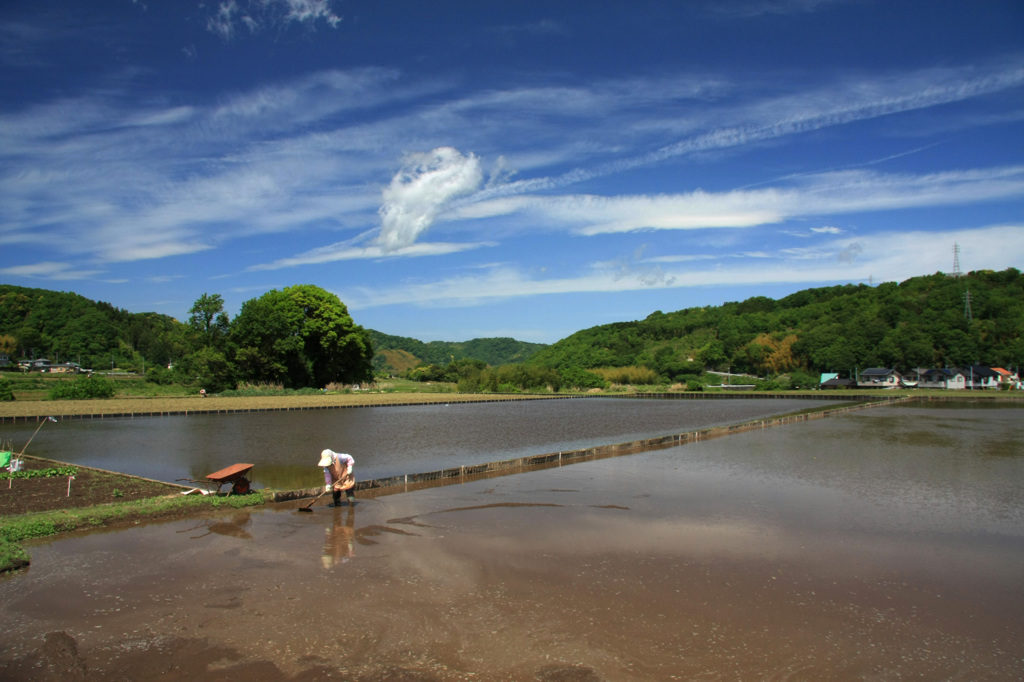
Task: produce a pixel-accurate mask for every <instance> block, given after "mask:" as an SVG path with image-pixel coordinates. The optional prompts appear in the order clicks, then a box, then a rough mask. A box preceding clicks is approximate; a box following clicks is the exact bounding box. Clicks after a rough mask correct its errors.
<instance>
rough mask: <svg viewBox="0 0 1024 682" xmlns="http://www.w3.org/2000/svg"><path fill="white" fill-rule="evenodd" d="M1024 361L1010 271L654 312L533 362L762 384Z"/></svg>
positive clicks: (1015, 278) (1023, 302) (582, 335)
mask: <svg viewBox="0 0 1024 682" xmlns="http://www.w3.org/2000/svg"><path fill="white" fill-rule="evenodd" d="M968 296H969V299H968ZM968 300H969V302H970V307H969V310H968V306H967V302H968ZM968 313H969V314H970V318H968ZM1022 360H1024V276H1022V275H1021V273H1020V271H1019V270H1017V269H1015V268H1010V269H1007V270H1004V271H1002V272H993V271H991V270H985V271H979V272H972V273H969V274H968V275H966V276H963V277H959V278H953V277H949V276H946V275H944V274H941V273H939V274H935V275H929V276H925V277H915V278H912V279H908V280H906V281H905V282H902V283H900V284H896V283H894V282H888V283H885V284H880V285H879V286H877V287H869V286H867V285H863V284H861V285H843V286H833V287H823V288H816V289H805V290H803V291H799V292H797V293H794V294H791V295H790V296H787V297H785V298H782V299H780V300H773V299H770V298H766V297H763V296H755V297H753V298H749V299H747V300H745V301H742V302H729V303H725V304H723V305H721V306H715V307H711V306H709V307H703V308H688V309H686V310H680V311H677V312H671V313H663V312H661V311H658V312H655V313H652V314H650V315H648V316H647V317H646V318H645V319H643V320H638V321H634V322H618V323H614V324H606V325H602V326H599V327H593V328H591V329H586V330H583V331H580V332H577V333H575V334H573V335H571V336H569V337H567V338H565V339H562V340H561V341H559V342H557V343H555V344H552V345H551V346H548V347H547V348H544V349H542V350H541V351H539V352H537V353H536V354H535V355H534V356H533V357H532V358H530V361H529V362H530V364H537V365H542V366H546V367H551V368H555V369H558V370H560V371H563V372H564V370H566V369H569V368H577V369H593V368H606V367H629V366H643V367H647V368H650V369H653V370H655V371H656V372H658V373H659V374H661V375H662V376H664V377H666V378H668V379H676V378H678V377H682V376H687V375H692V374H699V373H700V371H701V370H703V368H705V367H707V368H709V369H713V370H727V369H731V370H732V371H734V372H735V371H739V372H749V373H753V374H757V375H760V376H765V375H776V374H779V373H782V372H789V371H793V370H798V369H799V370H803V371H807V372H812V373H817V372H840V373H841V374H842V375H843V376H850V374H851V373H852V372H854V371H855V369H856V368H860V369H864V368H867V367H875V366H877V367H895V368H897V369H911V368H917V367H954V366H960V367H962V366H966V365H970V364H974V363H982V364H990V365H995V366H1000V365H1001V366H1008V367H1013V368H1016V367H1017V366H1018V365H1019V364H1020V363H1021V361H1022Z"/></svg>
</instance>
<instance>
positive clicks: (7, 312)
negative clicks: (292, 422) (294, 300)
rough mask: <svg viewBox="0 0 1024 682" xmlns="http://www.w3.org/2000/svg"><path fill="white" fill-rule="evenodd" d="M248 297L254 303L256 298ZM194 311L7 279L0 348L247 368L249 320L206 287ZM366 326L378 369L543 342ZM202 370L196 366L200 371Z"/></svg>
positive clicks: (99, 363)
mask: <svg viewBox="0 0 1024 682" xmlns="http://www.w3.org/2000/svg"><path fill="white" fill-rule="evenodd" d="M211 305H212V306H213V307H212V308H211V307H210V306H211ZM247 305H248V306H249V308H250V310H254V309H255V307H256V300H254V301H252V302H248V303H247ZM192 312H193V317H194V318H195V319H190V320H189V321H187V322H179V321H177V320H175V319H174V318H171V317H168V316H166V315H159V314H157V313H130V312H128V311H126V310H122V309H119V308H116V307H114V306H113V305H111V304H109V303H105V302H102V301H92V300H90V299H87V298H85V297H84V296H80V295H78V294H75V293H70V292H61V291H49V290H46V289H32V288H26V287H18V286H12V285H6V284H4V285H0V352H2V353H7V354H8V355H9V356H10V357H11V358H12V359H20V358H39V357H45V358H48V359H49V360H51V361H52V362H65V361H70V362H77V363H78V364H80V365H82V366H83V367H89V368H94V369H103V368H108V369H109V368H111V367H113V366H116V367H118V368H126V369H143V368H150V367H154V366H164V367H166V366H167V365H170V364H174V363H182V362H183V361H184V360H185V359H186V358H189V357H190V356H192V355H194V354H196V353H199V352H200V351H202V353H201V354H202V355H204V356H208V355H209V353H210V350H209V349H210V348H213V349H214V351H216V352H220V353H221V354H223V355H224V361H225V362H230V363H231V364H234V365H236V367H240V368H243V369H244V368H245V367H248V366H249V365H253V364H254V363H253V362H252V361H251V356H252V354H251V353H250V354H248V355H247V354H245V353H242V354H241V357H240V356H239V353H238V352H237V351H238V348H232V347H231V346H232V342H236V343H235V345H238V342H242V341H244V339H243V338H242V337H243V336H244V334H242V331H243V330H242V328H241V327H242V326H244V325H242V326H240V322H239V319H238V318H236V319H235V320H228V319H227V316H226V315H225V314H223V311H222V309H221V303H220V298H219V296H216V295H213V296H207V295H204V296H203V298H202V299H200V300H199V301H197V302H196V308H195V309H194V311H192ZM261 324H262V323H261ZM366 332H367V333H368V335H369V338H370V340H371V344H372V346H373V349H374V351H375V356H374V359H373V366H374V369H375V371H381V372H396V373H397V372H402V371H405V370H407V369H412V368H414V367H417V366H419V365H430V364H436V365H448V364H449V363H451V362H452V360H453V359H454V360H464V359H473V360H479V361H481V362H484V363H486V364H488V365H505V364H514V363H520V362H523V361H524V360H526V359H528V358H529V357H530V356H532V355H533V354H534V353H536V352H537V351H538V350H539V349H541V348H543V347H544V346H543V345H542V344H535V343H526V342H522V341H516V340H515V339H511V338H493V339H473V340H471V341H465V342H444V341H431V342H430V343H424V342H422V341H418V340H416V339H411V338H406V337H400V336H391V335H388V334H383V333H380V332H376V331H373V330H366ZM246 343H248V341H246ZM242 345H243V346H244V345H245V344H244V343H243V344H242ZM268 353H269V351H267V352H265V353H264V355H266V354H268ZM207 360H208V358H207ZM185 364H186V365H189V364H190V363H187V362H186V363H185ZM203 364H205V365H209V364H210V362H208V361H204V363H203ZM255 364H257V365H258V364H259V363H255ZM203 372H204V370H202V369H200V370H199V373H200V374H203ZM249 374H252V375H254V376H255V375H258V374H259V372H257V371H256V370H255V369H254V370H252V371H250V372H249ZM204 382H205V383H207V384H211V385H212V384H216V383H222V382H216V381H212V380H211V379H210V378H209V377H204Z"/></svg>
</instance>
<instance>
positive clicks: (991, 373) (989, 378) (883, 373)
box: [821, 365, 1024, 390]
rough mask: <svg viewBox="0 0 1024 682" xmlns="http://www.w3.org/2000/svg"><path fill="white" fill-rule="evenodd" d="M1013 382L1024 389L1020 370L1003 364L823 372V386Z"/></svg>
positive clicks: (964, 385)
mask: <svg viewBox="0 0 1024 682" xmlns="http://www.w3.org/2000/svg"><path fill="white" fill-rule="evenodd" d="M1003 386H1009V387H1010V388H1012V389H1017V390H1021V389H1022V388H1024V387H1022V385H1021V380H1020V376H1019V375H1018V373H1017V372H1013V371H1010V370H1008V369H1003V368H1002V367H988V366H986V365H971V366H970V367H953V368H949V367H947V368H942V369H924V368H918V369H914V370H911V371H909V372H905V373H900V372H898V371H896V370H895V369H887V368H884V367H871V368H869V369H866V370H864V371H863V372H861V373H860V374H858V375H857V379H856V380H853V379H840V378H839V376H838V375H837V374H822V375H821V388H945V389H953V390H958V389H960V390H964V389H982V390H983V389H1000V388H1002V387H1003Z"/></svg>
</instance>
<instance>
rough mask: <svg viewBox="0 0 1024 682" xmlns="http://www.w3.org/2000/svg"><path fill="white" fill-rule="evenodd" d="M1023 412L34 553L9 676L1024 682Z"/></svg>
mask: <svg viewBox="0 0 1024 682" xmlns="http://www.w3.org/2000/svg"><path fill="white" fill-rule="evenodd" d="M1022 417H1024V409H1021V408H1019V407H1018V408H1010V409H987V410H978V409H969V408H959V407H949V406H947V407H944V408H941V409H923V408H913V407H899V408H879V409H874V410H868V411H864V412H859V413H852V414H849V415H846V416H840V417H834V418H830V419H824V420H819V421H815V422H806V423H800V424H794V425H790V426H786V427H780V428H773V429H766V430H763V431H757V432H747V433H742V434H736V435H733V436H729V437H725V438H720V439H716V440H711V441H706V442H701V443H692V444H688V445H685V446H682V447H679V448H674V449H670V450H662V451H656V452H648V453H643V454H638V455H631V456H626V457H620V458H614V459H606V460H600V461H594V462H587V463H582V464H574V465H571V466H566V467H562V468H559V469H549V470H544V471H537V472H532V473H527V474H520V475H516V476H508V477H503V478H497V479H491V480H486V481H477V482H473V483H467V484H462V485H453V486H448V487H444V488H435V489H430V490H423V491H419V492H415V493H407V494H402V495H392V496H386V497H379V498H376V499H362V500H360V501H359V503H358V504H357V506H356V507H355V509H354V510H350V509H348V508H341V509H328V508H323V507H319V508H317V509H316V511H315V512H314V513H312V514H300V513H297V512H296V511H294V507H291V508H288V507H282V508H275V509H267V510H262V511H256V512H252V513H242V514H227V515H222V516H217V517H214V518H209V519H192V520H188V521H179V522H173V523H165V524H152V525H148V526H144V527H136V528H131V529H127V530H121V531H116V532H105V533H93V534H88V535H79V536H75V537H71V538H66V539H62V540H58V541H53V542H45V543H37V544H35V546H32V547H30V548H29V549H30V551H31V553H32V558H33V564H32V566H31V568H30V569H29V570H28V571H27V572H26V573H23V574H19V575H15V576H11V577H8V578H5V579H2V580H0V614H2V619H3V623H4V630H5V637H4V638H3V640H2V642H0V665H3V666H5V667H0V678H4V679H51V678H46V677H42V676H40V675H42V673H41V672H40V671H45V670H46V666H47V665H51V667H52V668H54V669H61V668H62V666H63V669H64V670H72V671H78V672H81V673H83V675H84V676H85V677H83V678H82V679H119V678H127V679H154V678H158V677H159V676H160V675H165V677H162V678H160V679H207V680H213V679H229V678H234V679H239V678H242V677H245V678H248V679H252V680H279V679H293V680H300V679H301V680H307V679H331V678H333V679H355V680H390V679H400V680H462V679H482V680H670V679H687V680H693V679H701V680H737V679H779V680H785V679H798V680H850V679H872V680H895V679H948V680H1016V679H1021V678H1022V677H1024V619H1022V618H1021V615H1020V614H1021V613H1024V419H1022ZM58 631H64V632H66V635H67V636H66V637H65V636H58V635H52V634H51V635H50V637H49V639H46V635H47V633H54V632H58ZM36 664H38V666H36ZM33 666H36V667H33ZM5 675H6V677H5ZM33 675H35V676H33ZM90 676H91V677H90ZM71 678H72V679H73V677H71ZM53 679H56V678H53ZM65 679H68V677H67V676H66V677H65Z"/></svg>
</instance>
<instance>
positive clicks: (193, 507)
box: [0, 490, 266, 572]
mask: <svg viewBox="0 0 1024 682" xmlns="http://www.w3.org/2000/svg"><path fill="white" fill-rule="evenodd" d="M265 503H266V498H265V497H264V495H263V492H262V491H258V490H257V491H253V492H251V493H249V494H248V495H227V496H224V497H216V496H197V497H194V496H182V495H172V496H166V497H154V498H149V499H145V500H133V501H130V502H114V503H110V504H103V505H97V506H94V507H83V508H80V509H63V510H57V511H50V512H40V513H36V514H23V515H18V516H5V517H0V572H6V571H12V570H16V569H19V568H22V567H23V566H26V565H28V563H29V555H28V553H27V552H26V551H25V549H24V548H23V547H21V545H20V544H19V543H21V542H23V541H25V540H30V539H33V538H45V537H50V536H53V535H57V534H60V533H67V532H71V531H75V530H83V529H89V528H101V527H104V526H117V525H122V524H126V523H130V522H135V523H137V522H139V521H142V520H146V521H151V520H159V519H161V518H182V517H186V516H190V515H193V514H200V513H203V512H205V511H212V510H218V509H240V508H244V507H255V506H261V505H263V504H265Z"/></svg>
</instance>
